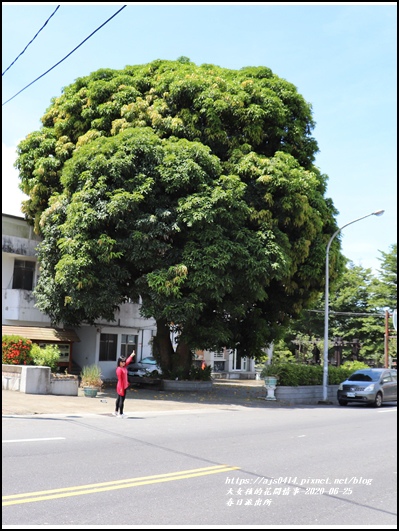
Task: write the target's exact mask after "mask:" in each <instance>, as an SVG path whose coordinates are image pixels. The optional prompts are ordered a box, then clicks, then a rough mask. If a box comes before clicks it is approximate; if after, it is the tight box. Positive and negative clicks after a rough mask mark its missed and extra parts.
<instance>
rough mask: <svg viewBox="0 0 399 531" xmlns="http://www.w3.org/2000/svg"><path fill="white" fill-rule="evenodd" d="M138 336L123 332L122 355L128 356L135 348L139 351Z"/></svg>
mask: <svg viewBox="0 0 399 531" xmlns="http://www.w3.org/2000/svg"><path fill="white" fill-rule="evenodd" d="M136 345H137V336H134V335H128V334H122V341H121V356H125V358H128V357H129V356H130V354H131V353H132V352H133V350H134V351H135V352H136V353H137V347H136Z"/></svg>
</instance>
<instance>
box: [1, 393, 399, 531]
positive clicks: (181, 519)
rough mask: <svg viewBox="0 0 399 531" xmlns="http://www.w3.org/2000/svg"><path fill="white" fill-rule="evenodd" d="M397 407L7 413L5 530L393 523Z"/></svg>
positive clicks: (230, 407)
mask: <svg viewBox="0 0 399 531" xmlns="http://www.w3.org/2000/svg"><path fill="white" fill-rule="evenodd" d="M89 400H90V399H89ZM258 403H259V401H258ZM164 406H167V404H164ZM208 406H212V407H208ZM396 412H397V408H396V404H393V405H384V406H383V407H382V408H379V409H373V408H368V407H364V406H362V405H360V406H348V407H346V408H342V407H338V406H336V407H335V406H314V407H313V406H303V407H251V404H250V403H248V404H247V405H245V404H244V403H238V401H237V403H235V404H234V403H231V402H230V403H222V402H219V404H206V405H205V407H197V408H190V409H182V408H180V409H177V408H176V409H173V408H168V407H163V409H158V410H147V411H144V410H143V411H141V412H138V411H133V410H132V411H131V412H130V413H129V415H128V418H126V419H118V418H114V417H112V416H109V414H108V413H106V414H76V413H75V414H73V413H69V414H60V413H58V414H51V413H47V414H39V415H25V416H3V420H2V424H3V455H2V465H3V500H2V503H3V511H2V515H3V516H2V523H3V528H7V526H22V527H23V526H25V528H26V526H51V527H58V528H59V527H71V526H72V527H75V528H78V529H82V528H84V527H88V526H94V527H95V528H98V527H107V528H108V527H109V526H122V528H143V527H146V526H148V527H151V528H156V527H161V528H165V526H173V527H181V526H195V527H196V528H201V527H206V526H211V527H215V526H216V527H222V528H225V526H228V527H231V526H237V527H239V528H245V527H255V528H265V527H266V528H268V527H270V528H275V527H276V526H291V527H301V526H305V527H306V528H308V527H311V526H313V527H317V528H322V527H329V526H345V527H346V528H349V527H351V526H352V527H355V526H357V527H359V526H361V527H362V528H367V527H370V528H372V529H376V528H378V527H381V526H384V528H392V529H397V501H396V500H397V477H396V474H397V468H396V464H397V416H396Z"/></svg>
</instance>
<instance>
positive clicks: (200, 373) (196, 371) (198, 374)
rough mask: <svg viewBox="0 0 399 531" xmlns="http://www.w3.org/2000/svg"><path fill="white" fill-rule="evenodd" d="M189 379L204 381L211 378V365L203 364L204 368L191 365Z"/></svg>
mask: <svg viewBox="0 0 399 531" xmlns="http://www.w3.org/2000/svg"><path fill="white" fill-rule="evenodd" d="M190 380H202V381H204V382H209V381H210V380H212V365H205V367H204V368H202V367H198V366H197V365H192V366H191V369H190Z"/></svg>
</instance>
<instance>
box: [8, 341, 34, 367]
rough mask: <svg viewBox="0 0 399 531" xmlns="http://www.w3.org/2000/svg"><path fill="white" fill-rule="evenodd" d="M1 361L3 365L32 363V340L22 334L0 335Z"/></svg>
mask: <svg viewBox="0 0 399 531" xmlns="http://www.w3.org/2000/svg"><path fill="white" fill-rule="evenodd" d="M2 345H3V346H2V363H4V364H5V365H33V360H32V356H31V348H32V341H31V340H30V339H27V338H26V337H22V336H16V335H13V336H7V335H5V336H2Z"/></svg>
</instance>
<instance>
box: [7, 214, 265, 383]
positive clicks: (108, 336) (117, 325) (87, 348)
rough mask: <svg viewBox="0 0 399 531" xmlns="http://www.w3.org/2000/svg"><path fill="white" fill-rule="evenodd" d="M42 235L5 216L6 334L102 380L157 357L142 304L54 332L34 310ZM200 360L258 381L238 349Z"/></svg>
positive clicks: (201, 355)
mask: <svg viewBox="0 0 399 531" xmlns="http://www.w3.org/2000/svg"><path fill="white" fill-rule="evenodd" d="M39 241H40V237H38V236H37V235H36V234H34V232H33V229H32V228H31V227H30V226H29V225H28V224H27V222H26V221H25V219H24V218H22V217H17V216H11V215H8V214H2V270H3V273H2V335H20V336H24V337H27V338H29V339H31V340H32V341H34V342H36V343H39V344H40V345H42V344H43V345H44V344H49V343H55V344H57V345H58V346H59V347H60V350H61V358H60V367H65V368H67V369H68V371H73V369H74V368H75V367H76V366H78V368H81V367H83V366H84V365H92V364H97V365H99V366H100V367H101V373H102V377H103V379H105V380H106V379H114V378H115V368H116V360H117V358H118V357H119V356H121V355H126V356H127V355H129V354H130V353H131V352H132V350H135V351H136V360H135V361H140V360H141V359H142V358H144V357H146V356H150V355H151V354H152V346H151V343H152V337H153V336H154V335H155V334H156V322H155V320H154V319H145V318H143V317H141V316H140V305H139V304H136V303H125V304H123V305H122V306H121V308H120V310H119V311H118V312H117V313H116V314H115V318H116V321H115V322H113V323H110V322H107V321H98V322H97V323H96V326H88V325H82V326H81V327H79V328H75V329H63V328H53V327H52V326H51V323H50V319H49V318H48V317H47V316H46V315H45V314H43V313H42V312H40V311H39V310H38V309H37V308H36V307H35V299H34V296H33V294H32V290H33V288H34V287H35V285H36V281H37V276H38V264H37V256H36V246H37V244H38V242H39ZM196 359H197V360H199V361H200V362H201V361H204V362H205V363H206V364H207V365H212V367H213V369H214V374H215V376H220V377H222V376H223V377H224V378H254V377H255V369H254V361H253V360H252V359H248V358H241V359H239V358H238V356H237V354H236V352H235V351H230V350H227V349H224V351H223V352H220V353H214V352H209V351H198V352H197V353H196Z"/></svg>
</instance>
